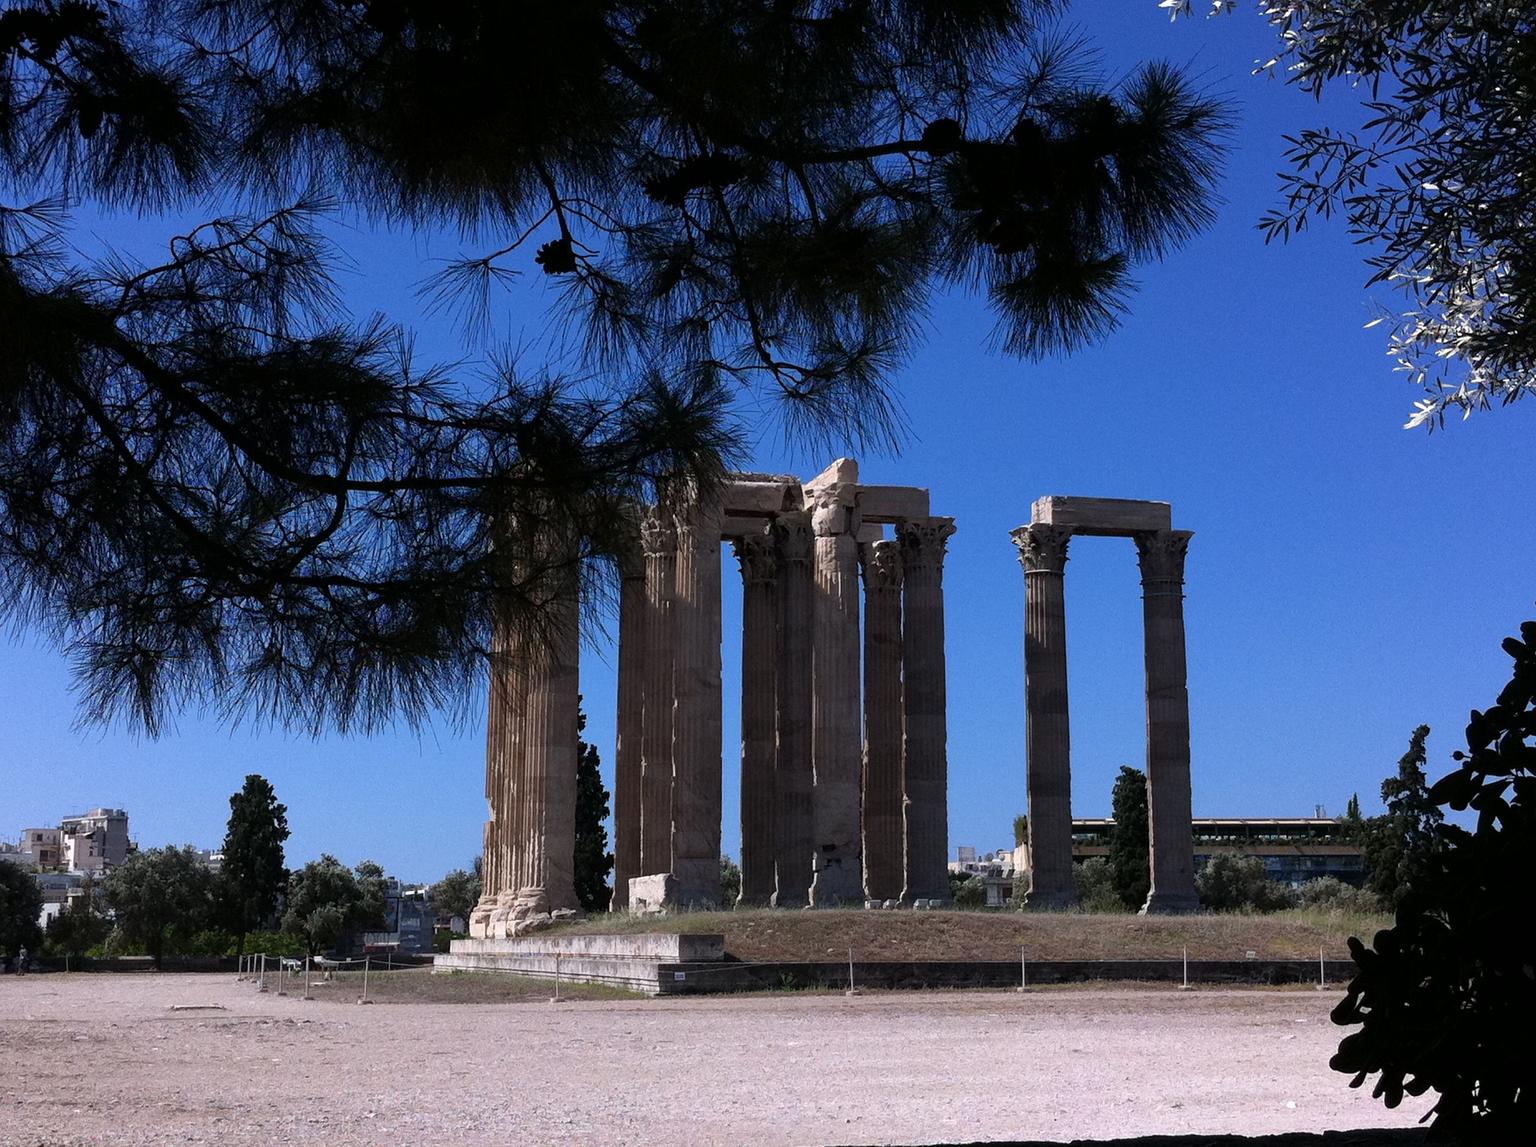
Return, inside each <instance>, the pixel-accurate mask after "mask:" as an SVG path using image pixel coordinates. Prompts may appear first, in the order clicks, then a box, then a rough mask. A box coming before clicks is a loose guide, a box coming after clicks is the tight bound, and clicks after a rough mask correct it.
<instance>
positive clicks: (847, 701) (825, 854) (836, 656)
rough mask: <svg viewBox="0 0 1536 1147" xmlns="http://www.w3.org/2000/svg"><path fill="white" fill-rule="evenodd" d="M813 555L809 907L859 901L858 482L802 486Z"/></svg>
mask: <svg viewBox="0 0 1536 1147" xmlns="http://www.w3.org/2000/svg"><path fill="white" fill-rule="evenodd" d="M806 495H807V498H808V499H809V500H810V501H811V531H812V534H813V535H814V539H815V541H814V551H813V553H814V559H813V562H812V569H811V576H812V581H813V592H812V620H813V629H812V631H811V672H812V681H813V688H812V693H811V765H812V770H813V772H814V774H815V777H814V779H815V788H814V790H813V792H812V796H811V809H812V830H813V833H814V837H815V839H814V844H815V851H814V854H813V857H814V862H813V863H814V873H813V875H812V877H811V906H812V907H813V908H831V907H836V906H839V905H852V904H860V903H862V902H863V899H864V864H863V858H862V856H861V855H860V846H861V841H860V833H859V773H860V765H861V762H860V756H861V754H860V751H859V750H860V737H859V725H860V718H861V714H860V712H859V586H858V581H859V570H858V565H859V561H858V545H857V543H856V542H855V541H854V535H855V534H857V532H858V528H859V513H858V509H857V507H856V505H855V487H854V485H853V483H851V482H837V483H832V484H829V485H826V486H822V487H819V488H817V489H815V490H814V491H809V490H808V491H806Z"/></svg>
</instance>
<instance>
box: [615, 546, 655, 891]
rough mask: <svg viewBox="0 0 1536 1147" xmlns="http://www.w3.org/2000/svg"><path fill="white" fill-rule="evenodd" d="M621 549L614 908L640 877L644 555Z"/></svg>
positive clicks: (643, 695)
mask: <svg viewBox="0 0 1536 1147" xmlns="http://www.w3.org/2000/svg"><path fill="white" fill-rule="evenodd" d="M635 542H636V549H635V551H634V552H632V553H630V554H626V555H625V556H624V559H623V560H622V562H621V565H620V570H619V575H620V581H619V689H618V692H619V698H618V708H619V712H618V739H617V743H616V745H615V746H614V753H613V774H614V775H613V899H612V901H611V902H610V905H611V908H612V910H613V911H615V912H622V911H623V910H624V909H625V908H627V907H628V906H629V881H630V878H631V877H635V876H641V875H643V874H644V870H643V869H642V868H641V867H640V852H641V850H640V825H641V812H640V807H641V797H640V789H641V777H642V775H643V774H642V764H641V761H642V752H641V743H642V740H643V738H644V735H645V732H644V730H645V672H646V655H645V637H646V632H645V631H646V620H647V615H646V609H647V606H646V594H645V555H644V554H643V553H641V552H640V550H639V537H638V535H637V536H636V538H635Z"/></svg>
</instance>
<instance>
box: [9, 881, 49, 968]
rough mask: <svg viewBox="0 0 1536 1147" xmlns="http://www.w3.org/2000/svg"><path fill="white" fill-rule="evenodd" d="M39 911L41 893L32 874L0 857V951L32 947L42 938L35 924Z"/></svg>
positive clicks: (11, 952) (10, 953)
mask: <svg viewBox="0 0 1536 1147" xmlns="http://www.w3.org/2000/svg"><path fill="white" fill-rule="evenodd" d="M42 911H43V894H42V891H41V890H40V889H39V888H38V887H37V881H36V880H34V879H32V874H31V873H30V872H27V871H26V870H25V869H23V868H22V867H21V865H19V864H12V863H11V862H10V861H9V860H0V952H3V953H5V954H6V955H8V956H14V955H15V954H16V951H17V950H18V949H20V948H30V949H32V950H34V951H35V950H36V949H37V946H38V944H39V943H41V941H42V938H43V932H42V929H41V928H39V927H38V926H37V918H38V916H39V915H41V914H42Z"/></svg>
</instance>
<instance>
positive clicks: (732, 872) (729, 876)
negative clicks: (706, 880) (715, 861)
mask: <svg viewBox="0 0 1536 1147" xmlns="http://www.w3.org/2000/svg"><path fill="white" fill-rule="evenodd" d="M739 899H741V866H740V865H739V864H737V863H736V862H735V861H734V860H732V859H731V858H730V857H729V856H722V857H721V858H720V906H721V907H722V908H734V907H736V901H738V900H739Z"/></svg>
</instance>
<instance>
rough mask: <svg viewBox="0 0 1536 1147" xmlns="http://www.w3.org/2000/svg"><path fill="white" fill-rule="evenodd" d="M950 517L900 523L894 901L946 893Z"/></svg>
mask: <svg viewBox="0 0 1536 1147" xmlns="http://www.w3.org/2000/svg"><path fill="white" fill-rule="evenodd" d="M954 532H955V522H954V519H953V518H927V519H922V520H916V521H908V522H903V523H901V525H900V526H898V527H897V540H898V541H899V542H900V544H901V565H902V577H903V580H904V586H903V590H902V609H903V615H902V672H903V678H904V686H903V704H904V706H905V729H906V732H905V743H904V746H903V757H904V768H905V773H906V775H905V786H906V791H905V799H904V801H903V806H902V807H903V810H904V814H905V826H904V835H905V842H904V843H905V852H906V863H905V869H906V871H905V878H906V884H905V887H904V888H903V890H902V900H903V901H904V902H905V903H908V904H910V903H912V901H914V900H940V901H943V900H948V899H949V866H948V863H947V862H948V858H949V759H948V744H949V732H948V729H949V725H948V717H947V709H948V703H949V701H948V683H947V679H946V675H945V671H944V553H945V547H946V546H947V544H948V540H949V538H950V536H951V535H952V534H953V533H954Z"/></svg>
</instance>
